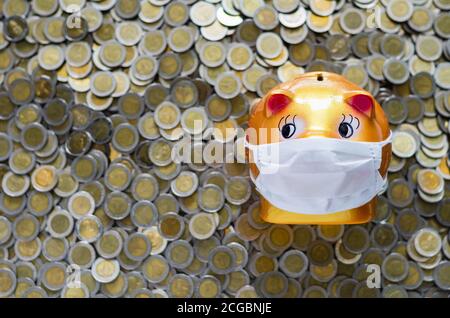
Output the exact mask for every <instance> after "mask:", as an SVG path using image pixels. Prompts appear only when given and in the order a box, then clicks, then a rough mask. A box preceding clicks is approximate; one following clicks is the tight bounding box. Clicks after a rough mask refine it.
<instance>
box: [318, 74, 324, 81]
mask: <svg viewBox="0 0 450 318" xmlns="http://www.w3.org/2000/svg"><path fill="white" fill-rule="evenodd" d="M317 80H318V81H319V82H322V81H323V75H322V74H318V75H317Z"/></svg>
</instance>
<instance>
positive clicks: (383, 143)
mask: <svg viewBox="0 0 450 318" xmlns="http://www.w3.org/2000/svg"><path fill="white" fill-rule="evenodd" d="M391 143H392V130H389V137H387V138H386V139H385V140H383V141H381V142H380V143H379V145H380V147H381V149H380V151H381V150H382V149H383V147H384V146H386V145H388V144H391ZM380 160H381V159H380ZM380 163H381V162H380ZM377 173H378V175H379V176H380V177H381V179H382V180H383V181H382V183H381V185H378V184H377V189H379V191H378V195H380V194H382V193H383V192H384V191H386V189H387V185H388V176H387V175H388V174H387V173H386V176H385V177H384V178H383V177H382V176H381V175H380V172H379V171H378V169H377Z"/></svg>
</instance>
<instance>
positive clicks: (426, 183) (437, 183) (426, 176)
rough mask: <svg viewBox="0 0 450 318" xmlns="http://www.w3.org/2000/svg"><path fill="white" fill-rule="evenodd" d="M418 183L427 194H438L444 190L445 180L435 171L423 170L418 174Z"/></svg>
mask: <svg viewBox="0 0 450 318" xmlns="http://www.w3.org/2000/svg"><path fill="white" fill-rule="evenodd" d="M417 182H418V185H419V187H420V189H421V190H422V191H424V192H425V193H427V194H430V195H433V194H438V193H440V192H442V191H443V190H444V179H443V178H442V176H441V175H439V174H438V173H437V172H436V171H435V170H431V169H423V170H420V171H419V172H418V175H417Z"/></svg>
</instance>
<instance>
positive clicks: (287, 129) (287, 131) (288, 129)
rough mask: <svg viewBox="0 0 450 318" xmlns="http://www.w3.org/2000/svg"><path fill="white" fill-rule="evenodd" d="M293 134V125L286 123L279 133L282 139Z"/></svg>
mask: <svg viewBox="0 0 450 318" xmlns="http://www.w3.org/2000/svg"><path fill="white" fill-rule="evenodd" d="M294 134H295V125H294V124H286V125H284V126H283V127H282V128H281V135H282V136H283V138H284V139H288V138H291V137H292V136H293V135H294Z"/></svg>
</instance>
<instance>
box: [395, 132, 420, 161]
mask: <svg viewBox="0 0 450 318" xmlns="http://www.w3.org/2000/svg"><path fill="white" fill-rule="evenodd" d="M417 148H418V145H417V142H416V139H414V137H413V136H412V135H411V134H409V133H407V132H394V134H393V136H392V152H393V153H394V154H395V155H396V156H398V157H400V158H410V157H412V156H413V155H414V154H415V153H416V151H417Z"/></svg>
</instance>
